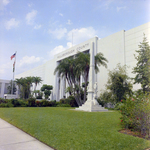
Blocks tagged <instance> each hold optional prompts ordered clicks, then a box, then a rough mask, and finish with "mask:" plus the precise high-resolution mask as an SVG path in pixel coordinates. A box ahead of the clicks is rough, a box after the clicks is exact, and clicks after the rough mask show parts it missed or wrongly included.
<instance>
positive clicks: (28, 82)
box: [25, 76, 34, 98]
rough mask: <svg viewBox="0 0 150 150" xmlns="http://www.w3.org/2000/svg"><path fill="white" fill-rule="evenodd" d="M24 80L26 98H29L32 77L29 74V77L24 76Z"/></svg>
mask: <svg viewBox="0 0 150 150" xmlns="http://www.w3.org/2000/svg"><path fill="white" fill-rule="evenodd" d="M25 80H26V81H25V82H26V84H27V98H29V97H30V95H31V86H32V83H33V82H34V77H31V76H29V77H26V78H25Z"/></svg>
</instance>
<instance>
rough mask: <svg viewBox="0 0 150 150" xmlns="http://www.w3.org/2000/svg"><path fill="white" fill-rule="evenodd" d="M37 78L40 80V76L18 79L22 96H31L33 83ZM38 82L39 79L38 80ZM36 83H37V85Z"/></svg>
mask: <svg viewBox="0 0 150 150" xmlns="http://www.w3.org/2000/svg"><path fill="white" fill-rule="evenodd" d="M35 78H38V79H39V80H40V77H31V76H29V77H25V78H23V77H21V78H20V79H16V80H15V82H16V84H17V85H18V90H19V92H20V98H25V99H26V98H29V97H30V96H31V87H32V84H33V83H35ZM36 83H37V84H38V81H37V80H36ZM37 84H36V85H37Z"/></svg>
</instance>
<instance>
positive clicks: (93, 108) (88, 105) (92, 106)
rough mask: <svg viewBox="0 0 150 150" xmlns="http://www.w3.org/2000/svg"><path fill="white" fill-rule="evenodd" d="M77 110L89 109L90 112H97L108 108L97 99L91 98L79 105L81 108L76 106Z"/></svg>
mask: <svg viewBox="0 0 150 150" xmlns="http://www.w3.org/2000/svg"><path fill="white" fill-rule="evenodd" d="M75 110H82V111H89V112H97V111H101V112H103V111H108V109H105V108H104V107H102V106H101V105H99V103H98V102H97V101H96V100H90V101H88V100H87V101H86V102H85V103H84V104H83V105H82V106H79V108H76V109H75Z"/></svg>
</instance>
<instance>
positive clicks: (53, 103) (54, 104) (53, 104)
mask: <svg viewBox="0 0 150 150" xmlns="http://www.w3.org/2000/svg"><path fill="white" fill-rule="evenodd" d="M58 103H59V102H56V100H53V101H49V106H50V107H56V106H57V105H58Z"/></svg>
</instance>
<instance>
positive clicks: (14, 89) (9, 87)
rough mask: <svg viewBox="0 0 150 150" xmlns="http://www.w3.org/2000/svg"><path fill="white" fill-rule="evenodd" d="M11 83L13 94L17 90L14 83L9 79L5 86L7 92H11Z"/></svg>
mask: <svg viewBox="0 0 150 150" xmlns="http://www.w3.org/2000/svg"><path fill="white" fill-rule="evenodd" d="M12 85H13V94H15V92H16V91H17V88H16V85H15V83H14V82H13V81H12V80H11V81H10V82H9V86H8V87H7V90H8V94H11V93H12Z"/></svg>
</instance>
